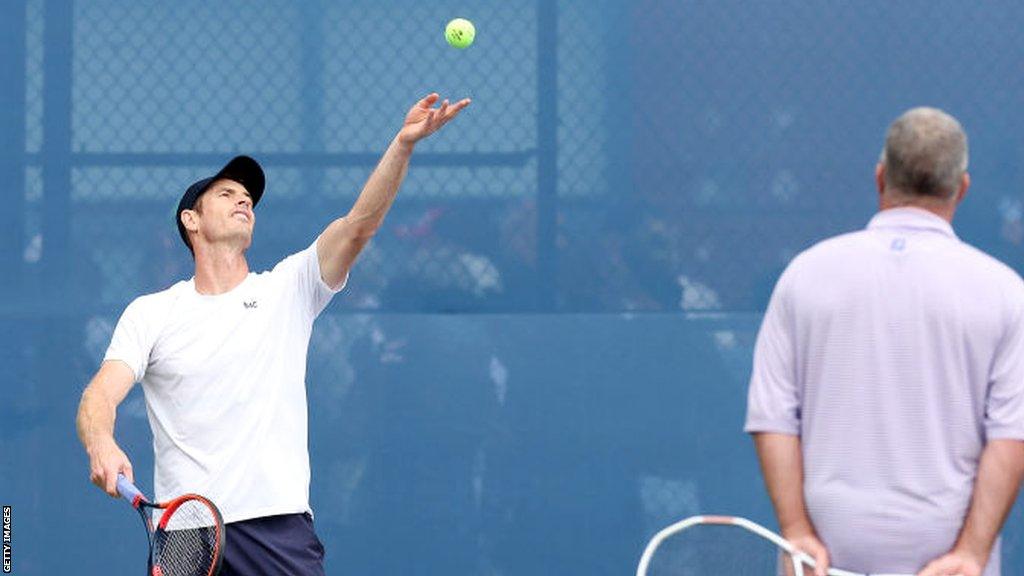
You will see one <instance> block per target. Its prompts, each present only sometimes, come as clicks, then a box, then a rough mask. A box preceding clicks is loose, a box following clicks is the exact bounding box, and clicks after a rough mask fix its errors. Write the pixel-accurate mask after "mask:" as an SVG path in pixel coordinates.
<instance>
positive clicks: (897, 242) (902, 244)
mask: <svg viewBox="0 0 1024 576" xmlns="http://www.w3.org/2000/svg"><path fill="white" fill-rule="evenodd" d="M906 247H907V239H906V238H893V239H892V244H889V249H890V250H893V251H895V252H903V249H904V248H906Z"/></svg>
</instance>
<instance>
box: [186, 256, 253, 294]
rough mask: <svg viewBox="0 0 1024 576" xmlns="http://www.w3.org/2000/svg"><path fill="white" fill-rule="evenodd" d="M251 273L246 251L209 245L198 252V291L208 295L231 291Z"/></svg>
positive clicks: (196, 282)
mask: <svg viewBox="0 0 1024 576" xmlns="http://www.w3.org/2000/svg"><path fill="white" fill-rule="evenodd" d="M248 275H249V263H248V262H246V260H245V253H244V252H241V251H239V250H237V249H229V248H227V247H224V249H221V250H218V249H216V248H213V247H208V248H207V249H205V250H199V251H197V252H196V279H195V284H196V292H199V293H200V294H206V295H215V294H223V293H225V292H229V291H231V290H232V289H234V288H235V287H237V286H238V285H239V284H241V283H242V281H243V280H245V277H246V276H248Z"/></svg>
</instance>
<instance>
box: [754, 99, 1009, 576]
mask: <svg viewBox="0 0 1024 576" xmlns="http://www.w3.org/2000/svg"><path fill="white" fill-rule="evenodd" d="M875 179H876V182H877V186H878V194H879V196H878V198H879V207H880V210H879V212H878V213H877V214H876V215H875V216H874V217H873V218H872V219H871V221H870V223H869V224H868V226H867V228H866V229H865V230H862V231H859V232H854V233H851V234H845V235H842V236H838V237H835V238H831V239H828V240H825V241H824V242H821V243H819V244H817V245H815V246H813V247H812V248H810V249H809V250H807V251H805V252H803V253H802V254H800V255H798V256H797V257H796V258H795V259H794V260H793V262H792V263H790V265H789V267H788V268H787V269H786V270H785V272H783V274H782V276H781V278H780V279H779V281H778V283H777V285H776V286H775V291H774V293H773V294H772V298H771V301H770V303H769V305H768V309H767V311H766V314H765V317H764V320H763V323H762V325H761V330H760V333H759V335H758V338H757V344H756V349H755V352H754V367H753V374H752V378H751V382H750V389H749V398H748V407H747V419H746V430H747V432H750V433H752V434H753V435H754V440H755V443H756V446H757V451H758V455H759V458H760V461H761V467H762V471H763V473H764V478H765V483H766V485H767V488H768V492H769V494H770V496H771V500H772V503H773V505H774V507H775V512H776V514H777V517H778V521H779V525H780V527H781V530H782V534H783V536H785V537H786V538H787V539H789V540H790V541H792V542H793V543H794V544H796V545H797V546H798V547H799V548H801V549H802V550H804V551H806V552H808V553H809V554H811V555H812V556H813V557H814V558H816V559H817V560H818V563H819V569H818V573H819V574H820V573H823V570H824V568H825V567H826V566H827V565H828V564H829V563H830V562H831V563H832V564H834V565H836V566H838V567H840V568H844V569H847V570H853V571H856V572H874V573H880V572H881V573H920V574H921V575H923V576H944V575H953V574H959V575H963V576H979V575H982V574H984V575H985V576H998V575H999V574H1000V555H999V538H998V534H999V531H1000V529H1001V527H1002V524H1003V521H1004V519H1005V518H1006V515H1007V513H1008V512H1009V510H1010V508H1011V506H1012V505H1013V501H1014V499H1015V497H1016V494H1017V489H1018V487H1019V485H1020V481H1021V475H1022V471H1024V285H1022V282H1021V279H1020V278H1019V277H1018V276H1017V274H1015V273H1014V272H1013V271H1012V270H1011V269H1010V268H1008V267H1006V266H1004V265H1003V264H1001V263H999V262H998V261H996V260H995V259H993V258H992V257H990V256H988V255H986V254H984V253H982V252H981V251H979V250H977V249H975V248H973V247H971V246H969V245H968V244H966V243H964V242H962V241H961V240H960V239H958V238H957V236H956V234H955V233H954V231H953V228H952V226H951V223H952V220H953V214H954V213H955V212H956V209H957V207H958V206H959V205H960V202H961V201H962V200H963V199H964V196H965V194H966V193H967V189H968V186H969V185H970V177H969V175H968V173H967V137H966V135H965V134H964V131H963V129H962V128H961V126H960V123H959V122H958V121H957V120H956V119H954V118H953V117H951V116H949V115H948V114H946V113H944V112H942V111H940V110H936V109H933V108H916V109H913V110H910V111H908V112H906V113H905V114H903V115H902V116H900V117H899V118H898V119H896V120H895V121H894V122H893V124H892V125H891V126H890V127H889V130H888V133H887V136H886V140H885V148H884V150H883V153H882V157H881V160H880V162H879V164H878V166H877V167H876V170H875Z"/></svg>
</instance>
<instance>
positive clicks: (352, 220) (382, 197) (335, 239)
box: [316, 94, 470, 287]
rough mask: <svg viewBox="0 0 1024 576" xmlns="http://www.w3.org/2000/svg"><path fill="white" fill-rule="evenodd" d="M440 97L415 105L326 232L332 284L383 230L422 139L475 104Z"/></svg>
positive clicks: (322, 254)
mask: <svg viewBox="0 0 1024 576" xmlns="http://www.w3.org/2000/svg"><path fill="white" fill-rule="evenodd" d="M438 98H439V97H438V95H437V94H430V95H429V96H427V97H426V98H423V99H422V100H420V101H419V102H417V103H416V104H415V105H413V107H412V108H411V109H410V110H409V113H408V114H407V115H406V117H405V123H404V124H403V126H402V129H401V130H400V131H399V132H398V135H397V136H395V138H394V140H392V141H391V144H390V145H389V146H388V149H387V150H386V151H385V152H384V156H383V157H382V158H381V160H380V163H378V164H377V167H376V168H375V169H374V171H373V173H372V174H370V178H369V179H368V180H367V181H366V185H365V186H363V191H362V192H361V193H360V194H359V198H357V199H356V202H355V204H354V205H353V206H352V209H351V210H350V211H349V212H348V214H346V215H345V216H342V217H341V218H338V219H337V220H335V221H333V222H331V223H330V224H329V225H328V226H327V229H326V230H324V232H323V233H322V234H321V235H320V239H319V241H318V242H317V246H316V248H317V257H318V259H319V261H320V276H321V277H322V278H323V279H324V282H326V283H327V285H329V286H331V287H337V286H338V285H340V284H341V283H342V282H343V281H344V280H345V277H346V276H348V271H349V269H350V268H351V267H352V264H353V263H354V262H355V260H356V257H357V256H359V253H360V252H361V251H362V249H363V247H365V246H366V244H367V243H368V242H369V241H370V238H372V237H373V236H374V234H376V233H377V230H378V229H380V226H381V223H383V222H384V216H385V215H387V213H388V210H389V209H390V208H391V204H392V203H393V202H394V201H395V195H396V194H398V187H399V186H400V185H401V184H402V180H404V179H405V174H406V172H407V171H408V169H409V159H410V158H411V157H412V152H413V148H414V147H415V146H416V143H417V142H419V141H420V140H422V139H423V138H426V137H427V136H429V135H431V134H433V133H434V132H436V131H437V130H438V129H440V128H441V127H442V126H444V125H445V124H446V123H448V121H449V120H451V119H452V118H454V117H455V116H456V115H457V114H458V113H459V112H460V111H461V110H462V109H463V108H465V107H466V106H469V102H470V101H469V99H468V98H467V99H464V100H461V101H459V102H457V103H455V104H449V103H448V100H445V101H444V102H442V103H441V106H440V107H438V108H435V107H434V104H436V103H437V101H438Z"/></svg>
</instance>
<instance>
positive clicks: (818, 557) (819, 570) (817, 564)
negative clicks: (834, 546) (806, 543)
mask: <svg viewBox="0 0 1024 576" xmlns="http://www.w3.org/2000/svg"><path fill="white" fill-rule="evenodd" d="M813 556H814V573H815V574H816V576H826V575H827V574H828V551H826V550H825V547H824V546H818V547H817V549H816V550H815V551H814V553H813Z"/></svg>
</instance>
